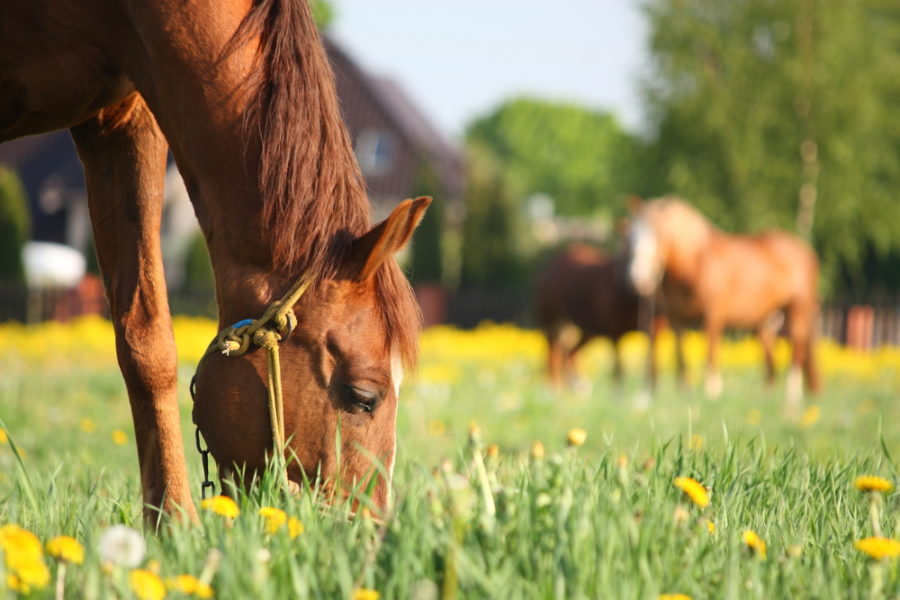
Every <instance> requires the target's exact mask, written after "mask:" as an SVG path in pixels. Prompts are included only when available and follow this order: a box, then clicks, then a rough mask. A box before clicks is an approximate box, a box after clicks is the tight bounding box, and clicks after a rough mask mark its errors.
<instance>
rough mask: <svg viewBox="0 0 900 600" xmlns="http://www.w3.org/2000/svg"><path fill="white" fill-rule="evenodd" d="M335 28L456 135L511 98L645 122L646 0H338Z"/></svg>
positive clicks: (367, 62)
mask: <svg viewBox="0 0 900 600" xmlns="http://www.w3.org/2000/svg"><path fill="white" fill-rule="evenodd" d="M332 4H333V6H334V8H335V13H336V15H335V20H334V22H333V23H332V25H331V29H330V31H329V34H330V35H331V36H332V38H333V39H335V40H336V41H337V42H338V43H339V44H340V45H341V47H342V48H344V50H345V51H347V52H348V53H349V54H350V56H351V57H352V58H353V59H354V60H356V62H357V63H358V64H360V65H361V66H362V67H363V68H364V69H365V70H366V71H367V72H369V73H370V74H373V75H376V76H386V77H389V78H391V79H393V80H394V81H396V82H397V83H399V84H400V85H401V87H402V88H403V89H404V91H405V92H406V93H407V94H408V95H409V97H410V98H411V99H412V100H413V102H415V103H416V105H417V106H418V107H419V108H420V109H421V110H422V112H423V113H424V114H425V116H426V117H428V118H429V119H431V120H432V121H433V122H434V123H435V124H436V125H437V127H438V129H439V130H441V131H442V132H443V133H444V134H446V135H447V136H449V137H450V138H451V139H457V140H458V139H459V138H460V137H461V135H462V133H463V131H464V129H465V126H466V125H467V124H468V123H469V122H471V121H472V120H473V119H475V118H478V117H480V116H484V115H487V114H489V113H490V112H491V111H493V110H494V109H496V108H497V107H498V106H499V105H500V104H501V103H502V102H504V101H505V100H508V99H510V98H513V97H516V96H521V95H529V96H537V97H541V98H545V99H549V100H555V101H567V102H576V103H579V104H582V105H585V106H587V107H590V108H596V109H604V110H609V111H612V112H613V113H614V114H615V115H616V116H617V118H619V120H620V122H621V123H623V124H624V125H625V126H626V127H627V128H629V129H632V130H637V129H638V128H639V127H640V124H641V108H640V102H639V97H638V78H639V76H640V73H641V69H642V68H644V67H645V64H646V54H647V53H646V33H647V32H646V26H645V24H644V21H643V18H642V15H641V13H640V9H639V0H564V1H551V0H332Z"/></svg>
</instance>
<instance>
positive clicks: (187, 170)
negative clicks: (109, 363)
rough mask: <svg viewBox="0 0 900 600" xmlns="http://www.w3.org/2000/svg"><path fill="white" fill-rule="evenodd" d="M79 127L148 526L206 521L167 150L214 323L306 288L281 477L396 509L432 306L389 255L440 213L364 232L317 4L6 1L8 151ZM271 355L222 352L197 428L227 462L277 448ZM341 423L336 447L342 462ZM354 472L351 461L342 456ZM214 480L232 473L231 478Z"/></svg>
mask: <svg viewBox="0 0 900 600" xmlns="http://www.w3.org/2000/svg"><path fill="white" fill-rule="evenodd" d="M59 128H69V129H70V130H71V133H72V137H73V138H74V140H75V144H76V146H77V148H78V152H79V156H80V157H81V160H82V162H83V163H84V170H85V178H86V181H87V189H88V201H89V206H90V213H91V221H92V225H93V232H94V241H95V245H96V248H97V254H98V258H99V262H100V266H101V270H102V272H103V279H104V282H105V285H106V290H107V294H108V298H109V303H110V311H111V314H112V319H113V324H114V327H115V333H116V345H117V354H118V360H119V365H120V367H121V370H122V373H123V375H124V378H125V383H126V386H127V389H128V396H129V399H130V402H131V409H132V415H133V420H134V428H135V438H136V442H137V450H138V459H139V462H140V468H141V485H142V489H143V498H144V501H145V503H146V506H147V510H146V511H145V514H147V515H149V516H153V515H154V514H155V512H156V507H162V508H163V509H164V510H166V511H169V512H173V511H184V513H185V514H186V515H188V516H192V515H194V506H193V502H192V499H191V494H190V490H189V485H188V477H187V470H186V467H185V456H184V449H183V442H182V432H181V427H180V423H179V412H178V401H177V398H176V367H177V361H176V355H175V341H174V337H173V335H172V327H171V318H170V314H169V308H168V302H167V296H166V286H165V280H164V278H163V270H162V258H161V255H160V239H159V228H160V215H161V210H162V200H163V179H164V175H165V169H166V152H167V150H168V149H169V148H171V150H172V152H173V153H174V156H175V160H176V162H177V164H178V168H179V170H180V171H181V174H182V176H183V177H184V180H185V183H186V184H187V189H188V191H189V193H190V196H191V201H192V202H193V205H194V208H195V211H196V213H197V217H198V219H199V221H200V226H201V228H202V229H203V233H204V235H205V237H206V241H207V245H208V247H209V250H210V255H211V258H212V265H213V269H214V271H215V279H216V300H217V303H218V309H219V322H220V325H221V326H225V325H229V324H231V323H234V322H235V321H239V320H242V319H245V318H257V317H259V316H260V315H261V314H262V312H263V310H264V309H265V308H266V306H267V305H268V304H269V303H270V302H272V301H273V300H275V299H278V298H279V297H281V295H282V294H283V293H284V292H285V290H287V289H288V288H289V287H290V286H291V285H292V284H293V283H294V282H295V281H296V280H297V279H298V277H300V276H304V277H307V278H309V279H311V280H312V281H313V282H314V283H313V285H312V287H311V288H310V289H309V290H308V291H307V292H306V294H305V295H304V296H303V297H302V299H301V300H300V302H299V303H298V304H297V305H296V306H295V308H294V310H295V313H296V316H297V319H298V321H299V324H298V326H297V328H296V329H295V330H294V331H293V333H292V334H291V335H290V337H289V338H288V339H287V340H285V341H283V342H282V343H281V363H282V370H283V379H284V391H285V394H284V395H285V407H284V413H285V414H284V418H285V421H286V428H285V431H286V436H287V437H292V444H291V447H290V450H291V451H292V452H294V453H296V456H297V457H298V458H299V463H296V462H295V463H293V464H292V465H291V467H290V469H289V472H288V476H289V478H290V479H291V480H293V481H295V482H300V481H302V479H303V475H304V473H302V472H301V470H302V471H304V472H305V475H306V476H308V477H310V478H312V479H315V477H316V475H317V474H321V475H322V477H324V478H326V479H328V480H330V481H334V480H335V479H337V478H342V479H344V480H346V481H349V480H351V479H352V480H356V481H357V482H360V481H364V480H366V478H368V477H370V476H371V475H372V473H373V457H374V460H377V461H380V462H381V463H382V464H383V465H384V467H385V469H384V470H382V471H381V473H384V475H377V477H378V478H379V479H378V481H377V484H376V485H374V486H373V487H374V489H375V491H374V501H375V503H376V504H379V505H382V506H383V505H384V504H385V503H386V502H387V498H388V486H389V482H388V478H389V475H390V470H391V468H392V465H393V460H394V453H395V435H394V424H395V415H396V408H397V394H398V388H399V385H400V380H401V378H402V368H401V366H402V364H403V363H407V364H409V363H411V362H413V360H414V356H415V354H416V336H417V332H418V329H419V321H420V318H419V313H418V307H417V305H416V303H415V300H414V297H413V295H412V293H411V290H410V288H409V285H408V283H407V281H406V279H405V278H404V276H403V275H402V273H401V271H400V269H399V268H398V266H397V264H396V262H395V261H394V259H393V254H394V252H396V251H397V250H399V249H400V248H402V247H403V246H404V245H405V244H406V242H407V241H408V240H409V238H410V235H411V234H412V231H413V229H414V228H415V226H416V225H417V223H418V222H419V220H420V219H421V217H422V214H423V212H424V210H425V208H426V206H427V205H428V202H429V200H428V199H426V198H420V199H417V200H415V201H411V200H409V201H406V202H403V203H401V204H400V205H399V206H398V207H397V209H396V210H395V211H394V212H393V213H392V214H391V215H390V217H389V218H388V219H387V220H386V221H385V222H384V223H382V224H381V225H379V226H377V227H374V228H372V227H371V226H370V221H369V204H368V200H367V198H366V194H365V186H364V183H363V179H362V176H361V174H360V171H359V169H358V167H357V164H356V160H355V158H354V155H353V149H352V147H351V144H350V140H349V139H348V136H347V132H346V129H345V127H344V124H343V122H342V120H341V117H340V111H339V106H338V101H337V98H336V93H335V86H334V81H333V76H332V73H331V69H330V66H329V64H328V60H327V58H326V56H325V52H324V51H323V48H322V44H321V41H320V39H319V35H318V32H317V30H316V27H315V24H314V22H313V19H312V16H311V14H310V10H309V7H308V6H307V4H306V1H305V0H257V1H251V0H193V1H191V2H182V1H179V0H84V1H81V2H67V1H64V0H5V1H4V2H3V3H2V4H0V141H3V140H9V139H12V138H15V137H19V136H24V135H29V134H34V133H40V132H44V131H49V130H53V129H59ZM265 363H266V357H265V353H264V352H262V351H260V350H258V349H257V350H256V351H253V352H249V353H247V354H245V355H243V356H241V357H239V358H228V357H225V356H222V355H221V354H215V355H213V356H211V357H210V358H209V360H206V361H205V362H204V366H203V368H202V369H201V371H200V372H199V373H198V379H197V381H198V392H197V398H196V404H195V412H194V414H195V419H196V421H197V423H198V425H199V427H200V428H201V430H202V432H203V435H204V437H205V438H206V439H207V441H208V443H209V448H210V450H211V452H212V454H213V456H214V458H215V459H216V461H217V462H218V464H219V466H220V467H224V468H226V469H227V468H228V467H231V466H232V465H234V464H237V465H238V466H246V467H247V473H248V476H252V475H253V474H255V473H256V472H258V471H259V469H261V468H263V466H264V461H265V455H266V453H267V452H268V453H269V454H270V455H271V450H272V447H273V441H272V433H271V428H270V423H269V417H268V411H267V401H266V384H265V378H266V375H265V373H266V371H265V369H266V364H265ZM338 428H340V437H339V439H340V441H341V448H339V449H338V448H335V445H336V439H338V437H337V435H336V433H337V431H338ZM338 456H340V457H341V462H342V464H340V465H338V464H337V457H338ZM220 472H221V471H220Z"/></svg>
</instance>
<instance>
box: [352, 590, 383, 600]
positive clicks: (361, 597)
mask: <svg viewBox="0 0 900 600" xmlns="http://www.w3.org/2000/svg"><path fill="white" fill-rule="evenodd" d="M380 597H381V594H379V593H378V591H377V590H370V589H367V588H359V589H358V590H356V591H355V592H353V600H378V598H380Z"/></svg>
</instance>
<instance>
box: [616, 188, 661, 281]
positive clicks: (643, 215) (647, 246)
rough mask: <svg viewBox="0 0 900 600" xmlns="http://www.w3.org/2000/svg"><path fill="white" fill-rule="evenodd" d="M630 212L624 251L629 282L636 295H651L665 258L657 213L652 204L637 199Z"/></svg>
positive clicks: (630, 207) (634, 200)
mask: <svg viewBox="0 0 900 600" xmlns="http://www.w3.org/2000/svg"><path fill="white" fill-rule="evenodd" d="M629 209H630V211H631V218H630V219H629V221H628V228H627V236H626V239H627V242H626V251H625V255H626V256H627V265H628V266H627V269H626V271H627V274H628V282H629V283H630V284H631V286H632V287H633V288H634V290H635V291H636V292H637V293H638V294H640V295H642V296H650V295H652V294H653V293H654V292H655V291H656V287H657V285H658V284H659V281H660V279H661V278H662V275H663V269H664V263H663V260H664V258H665V257H664V256H663V252H662V250H663V249H662V247H661V244H660V239H659V232H658V230H657V227H658V225H657V222H656V219H655V217H656V213H657V211H656V210H655V207H654V206H653V203H652V202H641V201H640V200H639V199H633V200H632V201H631V203H630V206H629Z"/></svg>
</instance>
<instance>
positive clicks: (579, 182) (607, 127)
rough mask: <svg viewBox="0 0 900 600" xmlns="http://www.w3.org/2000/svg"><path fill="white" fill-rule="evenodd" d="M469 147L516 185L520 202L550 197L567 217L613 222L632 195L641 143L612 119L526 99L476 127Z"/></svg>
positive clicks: (577, 108) (504, 107)
mask: <svg viewBox="0 0 900 600" xmlns="http://www.w3.org/2000/svg"><path fill="white" fill-rule="evenodd" d="M466 140H467V142H468V143H469V144H478V145H480V146H482V147H483V148H484V149H486V150H488V151H490V152H491V154H492V155H493V156H494V157H495V160H496V161H497V166H498V168H500V169H502V170H503V171H504V172H505V173H506V175H507V176H508V177H509V178H511V179H512V180H515V181H516V183H517V185H519V186H520V190H521V194H522V197H520V198H518V199H517V201H519V202H521V201H523V200H524V199H525V198H527V197H529V196H532V195H533V194H538V193H540V194H547V195H549V196H550V197H551V198H553V199H554V204H555V210H556V212H557V213H558V214H561V215H571V216H576V215H592V214H598V213H600V214H602V213H606V214H608V215H609V214H611V213H613V212H615V206H616V205H617V204H619V203H620V200H621V198H622V197H624V196H626V195H627V194H630V193H632V192H633V191H634V185H635V179H636V177H635V176H636V171H635V168H634V166H633V165H634V163H633V158H634V156H635V148H636V144H637V142H636V140H635V139H634V138H633V137H632V136H631V135H629V134H628V133H626V132H625V131H624V130H623V129H622V128H621V127H620V126H619V124H618V123H617V122H616V120H615V118H614V117H613V116H612V115H611V114H609V113H607V112H603V111H596V110H590V109H587V108H583V107H580V106H576V105H574V104H562V103H554V102H548V101H542V100H537V99H531V98H520V99H516V100H512V101H509V102H506V103H504V104H503V105H502V106H500V107H499V108H498V109H497V110H495V111H494V112H493V113H491V114H489V115H487V116H485V117H483V118H481V119H478V120H476V121H475V122H474V123H472V124H471V125H470V126H469V127H468V130H467V132H466Z"/></svg>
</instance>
